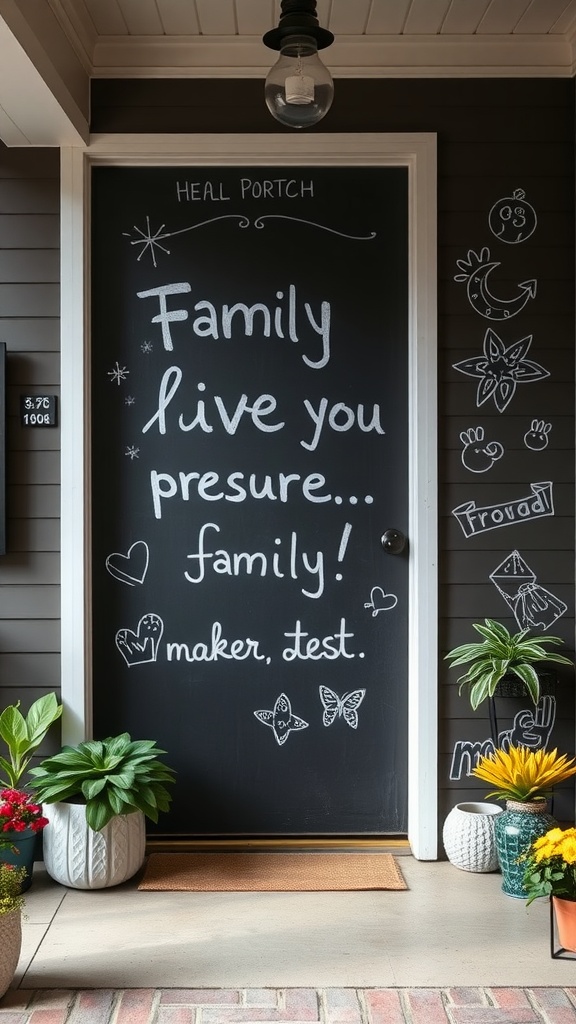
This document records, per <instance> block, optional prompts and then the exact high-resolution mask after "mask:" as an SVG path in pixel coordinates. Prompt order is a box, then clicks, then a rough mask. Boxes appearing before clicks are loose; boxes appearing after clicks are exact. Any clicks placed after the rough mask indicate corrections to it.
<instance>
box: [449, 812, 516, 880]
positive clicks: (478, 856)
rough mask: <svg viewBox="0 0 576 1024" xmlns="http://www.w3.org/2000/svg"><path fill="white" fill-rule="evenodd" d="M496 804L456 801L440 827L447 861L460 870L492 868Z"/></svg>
mask: <svg viewBox="0 0 576 1024" xmlns="http://www.w3.org/2000/svg"><path fill="white" fill-rule="evenodd" d="M501 812H502V807H499V806H498V804H485V803H463V804H456V806H455V807H453V808H452V810H451V811H450V813H449V814H448V816H447V818H446V821H445V822H444V828H443V830H442V839H443V841H444V849H445V850H446V854H447V857H448V860H449V861H450V863H451V864H454V866H455V867H457V868H461V869H462V870H463V871H478V872H484V871H496V870H497V868H498V856H497V853H496V840H495V838H494V818H495V817H496V815H498V814H501Z"/></svg>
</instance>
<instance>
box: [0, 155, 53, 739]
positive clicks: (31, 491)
mask: <svg viewBox="0 0 576 1024" xmlns="http://www.w3.org/2000/svg"><path fill="white" fill-rule="evenodd" d="M59 259H60V256H59V153H58V151H54V150H18V149H11V150H7V149H5V148H4V147H2V146H0V341H2V342H4V343H5V344H6V349H7V356H6V378H7V390H6V407H7V417H6V436H7V457H6V497H7V531H6V532H7V548H8V550H7V553H6V554H5V555H2V556H0V710H1V708H2V707H5V706H7V705H9V704H15V703H16V702H17V701H19V700H20V701H21V704H22V708H23V710H26V709H27V708H28V707H29V706H30V704H31V703H32V701H33V700H35V699H36V698H37V697H40V696H41V695H42V694H43V693H47V692H50V691H54V692H56V693H57V694H59V693H60V555H59V551H60V518H59V517H60V455H59V447H60V430H59V428H43V429H36V430H33V429H28V430H26V429H24V428H23V427H22V426H21V424H20V396H21V395H22V394H24V393H32V394H42V393H48V394H58V393H59V385H60V355H59V352H60V338H59V330H60V325H59V319H58V316H59ZM59 737H60V730H59V728H58V727H56V728H55V729H54V730H52V733H51V736H50V739H49V741H48V742H47V743H46V744H45V745H44V747H43V751H42V752H43V753H47V752H49V751H50V750H56V749H58V746H59ZM0 752H1V753H3V751H0Z"/></svg>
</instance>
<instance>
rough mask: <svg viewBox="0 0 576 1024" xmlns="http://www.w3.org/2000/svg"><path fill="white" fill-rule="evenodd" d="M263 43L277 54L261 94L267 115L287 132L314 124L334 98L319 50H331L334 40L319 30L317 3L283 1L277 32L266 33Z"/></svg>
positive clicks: (321, 29)
mask: <svg viewBox="0 0 576 1024" xmlns="http://www.w3.org/2000/svg"><path fill="white" fill-rule="evenodd" d="M262 42H263V43H264V44H265V45H266V46H269V47H270V49H271V50H279V51H280V57H279V58H278V60H277V62H276V64H274V66H273V67H272V68H271V69H270V71H269V72H268V75H267V78H266V85H265V90H264V96H265V99H266V105H267V107H268V109H269V111H270V113H271V114H273V116H274V117H275V118H276V119H277V120H278V121H281V122H282V124H286V125H288V126H289V127H290V128H307V127H309V126H310V125H313V124H317V123H318V121H321V120H322V118H323V117H324V115H325V114H326V113H327V112H328V111H329V109H330V106H331V104H332V100H333V98H334V83H333V81H332V75H331V74H330V72H329V71H328V68H327V67H326V66H325V65H324V64H323V63H322V61H321V60H320V58H319V56H318V50H323V49H324V47H326V46H330V44H331V43H333V42H334V36H333V35H332V33H331V32H329V31H328V29H325V28H320V26H319V24H318V18H317V17H316V0H282V2H281V5H280V21H279V22H278V28H274V29H272V30H271V31H270V32H266V34H265V35H264V36H263V39H262Z"/></svg>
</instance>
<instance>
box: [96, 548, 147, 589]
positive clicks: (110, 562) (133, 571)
mask: <svg viewBox="0 0 576 1024" xmlns="http://www.w3.org/2000/svg"><path fill="white" fill-rule="evenodd" d="M148 558H149V552H148V545H147V543H146V541H144V540H137V541H135V542H134V544H133V545H132V547H131V548H129V549H128V554H127V555H122V554H120V552H119V551H113V552H112V554H111V555H108V558H107V559H106V568H107V569H108V572H109V573H110V575H111V576H114V578H115V579H117V580H120V583H127V584H128V586H129V587H134V586H135V585H136V584H137V583H144V580H145V578H146V573H147V572H148Z"/></svg>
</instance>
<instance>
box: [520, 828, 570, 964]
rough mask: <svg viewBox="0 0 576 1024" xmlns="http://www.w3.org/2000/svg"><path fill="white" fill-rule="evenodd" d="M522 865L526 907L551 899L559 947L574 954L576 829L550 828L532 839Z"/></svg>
mask: <svg viewBox="0 0 576 1024" xmlns="http://www.w3.org/2000/svg"><path fill="white" fill-rule="evenodd" d="M522 861H523V864H524V871H525V873H524V888H525V891H526V895H527V900H526V906H527V907H529V906H530V904H531V903H532V901H533V900H535V899H538V898H539V897H540V896H548V897H550V898H551V900H552V905H553V907H554V916H555V918H556V923H557V925H558V938H559V940H560V944H561V946H563V948H564V949H568V950H570V951H571V952H573V953H576V828H566V829H561V828H553V829H550V830H549V831H548V832H546V833H545V835H543V836H539V838H538V839H535V840H534V842H533V843H532V845H531V846H530V849H529V850H528V853H527V854H526V855H525V856H524V857H523V858H522Z"/></svg>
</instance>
